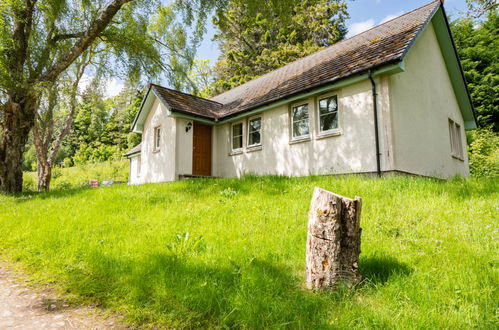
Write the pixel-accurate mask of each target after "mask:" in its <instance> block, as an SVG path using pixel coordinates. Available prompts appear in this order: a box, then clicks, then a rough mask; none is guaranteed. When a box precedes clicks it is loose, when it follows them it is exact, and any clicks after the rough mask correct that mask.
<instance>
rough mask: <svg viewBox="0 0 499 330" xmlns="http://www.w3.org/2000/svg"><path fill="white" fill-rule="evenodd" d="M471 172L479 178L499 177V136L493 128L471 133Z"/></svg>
mask: <svg viewBox="0 0 499 330" xmlns="http://www.w3.org/2000/svg"><path fill="white" fill-rule="evenodd" d="M468 138H469V140H470V145H469V148H468V150H469V151H468V155H469V162H470V172H471V175H473V176H477V177H485V176H487V177H497V176H499V134H498V133H495V132H494V131H492V129H491V128H483V129H476V130H474V131H471V132H469V134H468Z"/></svg>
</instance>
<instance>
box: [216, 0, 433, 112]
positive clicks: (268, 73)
mask: <svg viewBox="0 0 499 330" xmlns="http://www.w3.org/2000/svg"><path fill="white" fill-rule="evenodd" d="M436 2H439V3H442V0H433V1H431V2H429V3H427V4H425V5H423V6H421V7H418V8H416V9H413V10H411V11H408V12H407V13H403V14H401V15H399V16H397V17H394V18H392V19H391V20H388V21H386V22H383V23H381V24H378V25H376V26H373V27H372V28H370V29H368V30H365V31H362V32H360V33H358V34H356V35H354V36H351V37H350V38H347V39H343V40H340V41H338V42H336V43H334V44H332V45H329V46H327V47H324V48H322V49H320V50H318V51H316V52H313V53H311V54H308V55H306V56H304V57H300V58H297V59H296V60H294V61H292V62H289V63H287V64H285V65H283V66H281V67H279V68H277V69H274V70H272V71H269V72H267V73H264V74H263V75H261V76H258V77H256V78H253V79H251V80H248V81H247V82H245V83H244V84H241V85H239V86H236V87H234V88H231V89H229V90H227V91H225V92H223V93H220V94H217V95H215V96H213V97H211V98H210V100H212V99H213V98H215V97H219V96H222V95H224V94H226V93H228V92H230V91H232V90H234V89H236V88H239V87H242V86H244V85H246V84H248V83H250V82H252V81H255V80H257V79H260V78H263V77H265V76H267V75H270V74H272V73H274V72H276V71H278V70H281V69H283V68H285V67H287V66H289V65H292V64H294V63H295V62H299V61H302V60H304V59H306V58H308V57H311V56H313V55H316V54H318V53H321V52H324V51H326V50H328V49H330V48H332V47H336V46H338V45H340V44H342V43H344V42H346V41H349V40H352V39H354V38H357V37H359V36H361V35H363V34H365V33H367V32H369V31H371V30H374V29H377V28H379V27H380V26H382V25H385V24H387V23H389V22H391V21H394V20H396V19H399V18H401V17H403V16H406V15H409V14H411V13H413V12H415V11H417V10H420V9H422V8H425V7H427V6H430V5H432V4H435V3H436ZM214 102H217V101H214ZM217 103H218V102H217ZM221 104H222V105H224V104H223V103H221Z"/></svg>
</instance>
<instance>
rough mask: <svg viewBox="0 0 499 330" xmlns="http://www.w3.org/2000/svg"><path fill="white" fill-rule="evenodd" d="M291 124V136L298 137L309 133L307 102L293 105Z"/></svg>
mask: <svg viewBox="0 0 499 330" xmlns="http://www.w3.org/2000/svg"><path fill="white" fill-rule="evenodd" d="M292 112H293V120H292V121H293V123H292V124H293V126H292V130H293V132H292V134H293V137H299V136H303V135H308V134H309V124H308V104H303V105H300V106H297V107H293V109H292Z"/></svg>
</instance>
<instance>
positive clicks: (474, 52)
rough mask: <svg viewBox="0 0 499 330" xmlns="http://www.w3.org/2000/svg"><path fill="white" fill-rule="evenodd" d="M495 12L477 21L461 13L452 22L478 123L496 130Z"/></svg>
mask: <svg viewBox="0 0 499 330" xmlns="http://www.w3.org/2000/svg"><path fill="white" fill-rule="evenodd" d="M498 28H499V15H498V14H497V11H496V10H494V11H491V12H490V13H489V15H488V16H487V19H486V20H485V21H483V22H481V23H480V22H477V21H476V20H474V19H472V18H470V17H461V18H458V19H457V20H455V21H454V22H452V32H453V35H454V40H455V42H456V46H457V49H458V52H459V56H460V58H461V64H462V66H463V69H464V73H465V76H466V80H467V82H468V87H469V90H470V93H471V98H472V100H473V103H474V106H475V110H476V112H477V117H478V123H479V125H480V126H482V127H487V126H492V127H493V129H494V131H496V132H499V104H498V98H497V95H499V61H498V55H499V53H498V51H497V50H498V49H499V39H498Z"/></svg>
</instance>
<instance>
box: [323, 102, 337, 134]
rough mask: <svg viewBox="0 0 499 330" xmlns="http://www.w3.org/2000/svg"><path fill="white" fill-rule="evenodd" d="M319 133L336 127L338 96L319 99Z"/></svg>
mask: <svg viewBox="0 0 499 330" xmlns="http://www.w3.org/2000/svg"><path fill="white" fill-rule="evenodd" d="M318 117H319V133H323V132H328V131H332V130H336V129H338V97H337V96H336V95H334V96H330V97H326V98H324V99H320V100H319V116H318Z"/></svg>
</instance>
